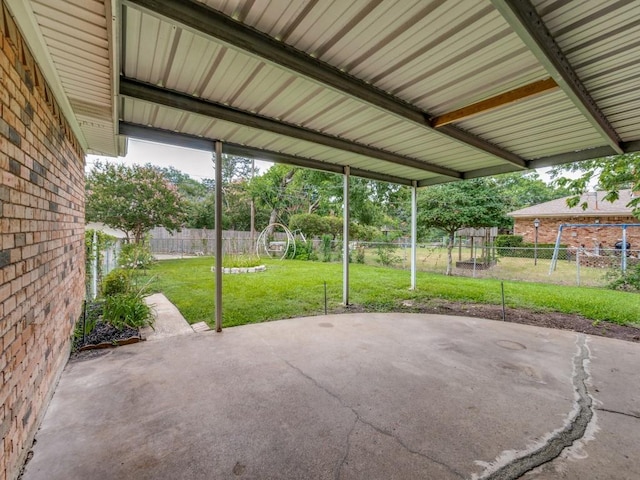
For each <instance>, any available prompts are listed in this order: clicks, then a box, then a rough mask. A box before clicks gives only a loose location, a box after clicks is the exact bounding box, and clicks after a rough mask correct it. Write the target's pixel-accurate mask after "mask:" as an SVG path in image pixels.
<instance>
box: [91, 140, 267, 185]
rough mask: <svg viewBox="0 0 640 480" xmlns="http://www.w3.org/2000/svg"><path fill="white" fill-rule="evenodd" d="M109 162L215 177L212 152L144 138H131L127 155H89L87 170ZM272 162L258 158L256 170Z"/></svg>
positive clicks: (201, 176)
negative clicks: (154, 141) (101, 161)
mask: <svg viewBox="0 0 640 480" xmlns="http://www.w3.org/2000/svg"><path fill="white" fill-rule="evenodd" d="M98 159H100V160H106V161H108V162H120V163H125V164H127V165H133V164H138V165H145V164H147V163H151V164H152V165H156V166H158V167H175V168H176V169H178V170H180V171H181V172H184V173H186V174H188V175H189V176H190V177H192V178H194V179H196V180H202V179H203V178H213V177H214V176H215V172H214V171H213V163H212V162H211V153H210V152H205V151H203V150H193V149H190V148H182V147H174V146H172V145H167V144H161V143H152V142H147V141H144V140H136V139H129V147H128V150H127V156H126V157H118V158H112V157H103V156H100V155H87V170H90V169H91V167H93V165H94V163H95V161H96V160H98ZM271 165H272V164H271V163H269V162H263V161H260V160H256V170H257V171H261V170H266V169H268V168H269V167H270V166H271Z"/></svg>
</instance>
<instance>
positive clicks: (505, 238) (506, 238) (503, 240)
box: [494, 235, 523, 248]
mask: <svg viewBox="0 0 640 480" xmlns="http://www.w3.org/2000/svg"><path fill="white" fill-rule="evenodd" d="M522 243H523V242H522V235H498V236H497V237H496V239H495V242H494V245H495V246H496V247H497V248H503V247H504V248H506V247H522V246H523V245H522Z"/></svg>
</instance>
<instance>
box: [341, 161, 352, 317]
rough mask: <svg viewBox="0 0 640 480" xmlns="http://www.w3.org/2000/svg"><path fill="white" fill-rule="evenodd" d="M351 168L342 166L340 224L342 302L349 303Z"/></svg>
mask: <svg viewBox="0 0 640 480" xmlns="http://www.w3.org/2000/svg"><path fill="white" fill-rule="evenodd" d="M350 174H351V169H350V168H349V167H344V185H343V199H342V205H343V214H342V217H343V226H342V243H343V254H342V303H344V304H345V305H349V176H350Z"/></svg>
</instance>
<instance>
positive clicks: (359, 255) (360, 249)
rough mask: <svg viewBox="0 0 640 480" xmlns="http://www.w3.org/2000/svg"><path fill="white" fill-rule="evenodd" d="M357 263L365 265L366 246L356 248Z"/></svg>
mask: <svg viewBox="0 0 640 480" xmlns="http://www.w3.org/2000/svg"><path fill="white" fill-rule="evenodd" d="M356 263H364V246H363V245H360V246H358V247H356Z"/></svg>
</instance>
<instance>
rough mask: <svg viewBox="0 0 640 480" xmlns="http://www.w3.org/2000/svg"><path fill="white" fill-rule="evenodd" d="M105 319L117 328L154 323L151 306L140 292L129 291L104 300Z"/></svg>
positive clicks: (144, 325) (139, 326) (137, 326)
mask: <svg viewBox="0 0 640 480" xmlns="http://www.w3.org/2000/svg"><path fill="white" fill-rule="evenodd" d="M103 315H104V321H105V322H107V323H109V324H111V325H113V326H114V327H115V328H116V329H118V330H122V329H123V328H124V327H130V328H142V327H146V326H148V325H152V324H153V315H152V313H151V308H150V307H149V305H147V304H146V303H145V301H144V297H143V296H142V295H141V294H140V293H136V292H127V293H119V294H117V295H113V296H110V297H107V298H106V299H105V302H104V313H103Z"/></svg>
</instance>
